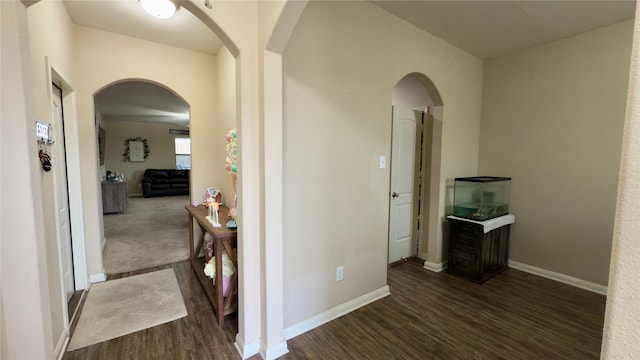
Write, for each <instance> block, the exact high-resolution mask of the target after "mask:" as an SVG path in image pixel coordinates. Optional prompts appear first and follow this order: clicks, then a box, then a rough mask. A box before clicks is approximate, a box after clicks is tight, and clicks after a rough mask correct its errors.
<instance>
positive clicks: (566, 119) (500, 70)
mask: <svg viewBox="0 0 640 360" xmlns="http://www.w3.org/2000/svg"><path fill="white" fill-rule="evenodd" d="M632 30H633V21H626V22H623V23H619V24H616V25H612V26H609V27H605V28H601V29H598V30H595V31H591V32H588V33H584V34H581V35H578V36H575V37H571V38H567V39H563V40H559V41H555V42H552V43H547V44H544V45H541V46H537V47H533V48H530V49H525V50H522V51H519V52H516V53H514V54H511V55H506V56H502V57H499V58H495V59H491V60H488V61H487V62H486V65H485V73H484V89H483V103H482V131H481V136H480V158H479V169H480V171H479V172H480V173H481V174H482V175H497V176H510V177H512V178H513V182H512V187H511V207H510V211H511V212H512V213H513V214H515V216H516V224H515V225H514V226H513V227H512V233H511V250H510V259H511V260H514V261H517V262H521V263H524V264H527V265H532V266H535V267H539V268H543V269H546V270H551V271H554V272H558V273H561V274H565V275H569V276H572V277H576V278H579V279H582V280H586V281H589V282H594V283H597V284H604V285H606V284H607V277H608V269H609V259H610V252H611V237H612V232H613V217H614V212H615V200H616V189H617V180H618V166H619V163H620V148H621V143H622V126H623V121H624V114H625V98H626V92H627V80H628V69H629V58H630V51H631V35H632Z"/></svg>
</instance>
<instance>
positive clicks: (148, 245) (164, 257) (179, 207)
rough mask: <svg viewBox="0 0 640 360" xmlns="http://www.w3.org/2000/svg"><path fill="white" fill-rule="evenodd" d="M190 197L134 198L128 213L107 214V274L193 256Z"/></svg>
mask: <svg viewBox="0 0 640 360" xmlns="http://www.w3.org/2000/svg"><path fill="white" fill-rule="evenodd" d="M185 205H189V196H163V197H153V198H143V197H131V198H129V205H128V207H127V211H126V212H125V213H124V214H112V215H105V216H104V236H105V238H106V239H107V244H106V247H105V250H104V269H105V271H106V272H107V274H119V273H123V272H128V271H134V270H140V269H147V268H150V267H154V266H158V265H164V264H170V263H174V262H178V261H182V260H187V259H188V258H189V243H188V238H189V226H188V217H187V210H185V208H184V207H185Z"/></svg>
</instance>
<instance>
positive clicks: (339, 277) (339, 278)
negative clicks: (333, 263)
mask: <svg viewBox="0 0 640 360" xmlns="http://www.w3.org/2000/svg"><path fill="white" fill-rule="evenodd" d="M343 279H344V266H338V267H337V268H336V281H342V280H343Z"/></svg>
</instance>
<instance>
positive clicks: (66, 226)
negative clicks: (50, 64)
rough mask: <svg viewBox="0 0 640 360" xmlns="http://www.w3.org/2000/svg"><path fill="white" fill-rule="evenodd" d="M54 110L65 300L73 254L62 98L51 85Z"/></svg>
mask: <svg viewBox="0 0 640 360" xmlns="http://www.w3.org/2000/svg"><path fill="white" fill-rule="evenodd" d="M52 96H53V107H54V109H53V111H54V122H53V124H52V125H53V130H54V134H55V136H54V140H55V143H54V144H53V146H52V151H53V159H54V160H53V171H54V176H55V187H56V206H57V212H58V213H57V214H56V215H57V225H58V240H59V246H60V262H61V266H62V281H63V283H64V287H65V293H66V295H67V301H69V299H70V298H71V295H73V292H74V290H75V285H74V276H73V255H72V244H71V226H70V223H71V222H70V219H69V196H68V187H67V186H68V185H67V164H66V161H65V159H66V155H65V147H64V123H63V121H64V118H63V114H62V98H61V94H60V90H59V89H57V88H56V87H53V86H52Z"/></svg>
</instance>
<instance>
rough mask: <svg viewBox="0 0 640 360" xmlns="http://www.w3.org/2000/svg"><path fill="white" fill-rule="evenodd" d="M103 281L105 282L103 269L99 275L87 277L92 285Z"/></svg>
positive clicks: (105, 276) (105, 277) (105, 275)
mask: <svg viewBox="0 0 640 360" xmlns="http://www.w3.org/2000/svg"><path fill="white" fill-rule="evenodd" d="M105 280H107V274H105V273H104V269H102V272H101V273H100V274H93V275H89V281H90V282H91V283H92V284H95V283H99V282H103V281H105Z"/></svg>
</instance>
